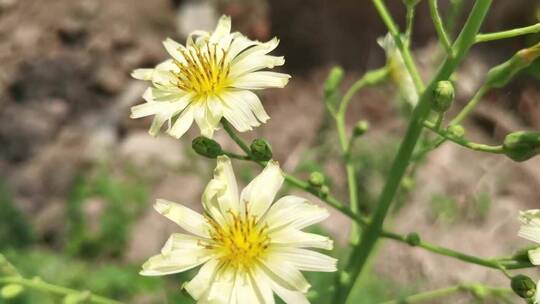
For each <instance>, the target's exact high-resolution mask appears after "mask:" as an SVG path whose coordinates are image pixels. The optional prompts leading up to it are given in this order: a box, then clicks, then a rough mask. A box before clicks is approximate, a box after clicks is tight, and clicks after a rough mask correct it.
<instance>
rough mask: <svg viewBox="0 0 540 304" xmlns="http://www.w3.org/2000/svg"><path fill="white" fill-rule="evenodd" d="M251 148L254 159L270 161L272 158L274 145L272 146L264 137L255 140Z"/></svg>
mask: <svg viewBox="0 0 540 304" xmlns="http://www.w3.org/2000/svg"><path fill="white" fill-rule="evenodd" d="M249 149H250V150H251V156H252V157H253V159H254V160H257V161H269V160H271V159H272V147H270V144H269V143H268V142H267V141H266V140H264V139H262V138H257V139H255V140H253V141H252V142H251V145H250V146H249Z"/></svg>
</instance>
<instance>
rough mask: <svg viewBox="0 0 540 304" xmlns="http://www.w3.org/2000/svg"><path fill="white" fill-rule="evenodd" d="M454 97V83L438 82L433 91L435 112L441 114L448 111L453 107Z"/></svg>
mask: <svg viewBox="0 0 540 304" xmlns="http://www.w3.org/2000/svg"><path fill="white" fill-rule="evenodd" d="M454 97H455V93H454V85H453V84H452V82H450V81H448V80H443V81H439V82H437V85H436V86H435V89H434V90H433V104H432V108H433V110H434V111H436V112H439V113H444V112H446V111H448V109H450V107H451V106H452V102H453V101H454Z"/></svg>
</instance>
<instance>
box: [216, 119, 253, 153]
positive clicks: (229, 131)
mask: <svg viewBox="0 0 540 304" xmlns="http://www.w3.org/2000/svg"><path fill="white" fill-rule="evenodd" d="M221 125H222V126H223V129H224V130H225V132H227V134H229V136H230V137H231V139H232V140H233V141H234V142H235V143H236V144H237V145H238V146H239V147H240V149H242V151H244V152H245V153H246V154H247V155H248V157H250V156H251V149H249V147H248V145H247V144H245V143H244V141H243V140H242V139H241V138H240V137H238V135H236V133H235V132H234V130H233V128H232V126H231V124H230V123H229V122H228V121H227V120H225V119H222V120H221Z"/></svg>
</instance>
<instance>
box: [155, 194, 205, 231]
mask: <svg viewBox="0 0 540 304" xmlns="http://www.w3.org/2000/svg"><path fill="white" fill-rule="evenodd" d="M154 209H156V211H157V212H159V213H160V214H161V215H163V216H165V217H167V218H168V219H170V220H171V221H173V222H175V223H176V224H178V225H179V226H180V227H182V228H183V229H184V230H186V231H188V232H191V233H193V234H195V235H197V236H200V237H204V238H209V235H208V232H209V231H210V226H209V224H208V222H207V221H206V219H205V218H204V217H203V216H202V215H200V214H199V213H197V212H195V211H193V210H191V209H189V208H187V207H185V206H182V205H180V204H177V203H174V202H171V201H167V200H164V199H158V200H157V201H156V203H155V204H154Z"/></svg>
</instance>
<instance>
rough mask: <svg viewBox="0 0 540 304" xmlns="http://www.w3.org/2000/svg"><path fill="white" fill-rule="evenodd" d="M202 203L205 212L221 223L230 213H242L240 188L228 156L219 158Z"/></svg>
mask: <svg viewBox="0 0 540 304" xmlns="http://www.w3.org/2000/svg"><path fill="white" fill-rule="evenodd" d="M202 201H203V206H204V208H205V210H206V211H207V212H208V213H209V214H210V215H211V216H212V218H214V219H215V220H216V221H218V222H220V223H222V219H223V217H224V216H225V215H226V214H228V212H229V211H231V210H232V211H235V212H239V211H240V208H239V199H238V186H237V184H236V178H235V176H234V171H233V168H232V165H231V160H230V159H229V158H228V157H227V156H218V158H217V165H216V168H215V169H214V178H213V179H212V180H211V181H210V182H209V183H208V185H207V186H206V189H205V190H204V193H203V199H202Z"/></svg>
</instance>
